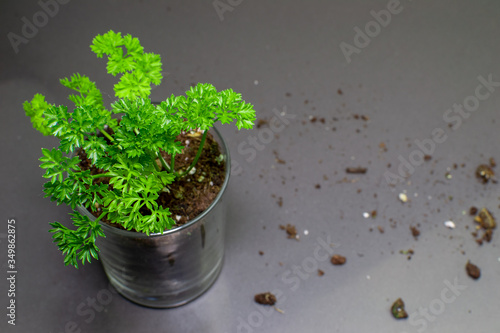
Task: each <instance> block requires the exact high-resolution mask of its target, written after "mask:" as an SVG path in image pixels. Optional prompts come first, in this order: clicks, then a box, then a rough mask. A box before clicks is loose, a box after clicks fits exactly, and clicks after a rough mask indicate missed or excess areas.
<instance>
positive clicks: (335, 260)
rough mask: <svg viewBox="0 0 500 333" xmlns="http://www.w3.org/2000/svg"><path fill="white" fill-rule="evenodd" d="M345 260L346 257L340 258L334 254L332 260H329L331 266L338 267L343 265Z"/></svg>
mask: <svg viewBox="0 0 500 333" xmlns="http://www.w3.org/2000/svg"><path fill="white" fill-rule="evenodd" d="M346 260H347V259H346V257H344V256H341V255H340V254H334V255H333V256H332V259H330V262H331V263H332V265H335V266H340V265H343V264H345V262H346Z"/></svg>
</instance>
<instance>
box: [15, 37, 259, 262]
mask: <svg viewBox="0 0 500 333" xmlns="http://www.w3.org/2000/svg"><path fill="white" fill-rule="evenodd" d="M91 49H92V51H93V52H94V53H95V54H96V55H97V57H103V56H104V55H106V56H107V57H108V63H107V71H108V73H109V74H112V75H114V76H117V75H121V76H120V79H119V82H118V83H117V84H116V85H115V87H114V90H115V95H116V97H117V98H118V99H117V101H116V102H114V103H113V104H112V105H111V109H110V110H108V109H106V108H105V107H104V105H103V98H102V94H101V92H100V91H99V89H98V88H97V87H96V84H95V83H94V82H92V81H91V80H90V79H89V78H88V77H87V76H85V75H80V74H78V73H77V74H74V75H73V76H71V77H70V78H69V79H68V78H65V79H62V80H61V84H62V85H63V86H65V87H67V88H70V89H72V90H74V91H76V93H77V94H74V95H70V96H69V99H70V100H71V101H72V102H73V103H74V104H75V108H74V109H73V110H72V111H71V112H70V111H69V110H68V108H67V107H66V106H56V105H53V104H49V103H47V102H46V101H45V97H44V96H43V95H40V94H36V95H35V96H34V97H33V99H32V100H31V102H28V101H26V102H25V103H24V105H23V107H24V110H25V112H26V115H27V116H29V117H30V118H31V121H32V123H33V127H34V128H35V129H37V130H39V131H40V132H41V133H42V134H44V135H53V136H55V137H57V138H58V139H59V140H60V141H59V147H57V148H53V149H51V150H49V149H45V148H42V153H43V156H42V157H41V158H40V161H41V162H42V164H41V165H40V167H41V168H42V169H45V174H44V177H45V178H47V182H46V183H45V184H44V192H45V196H46V197H50V199H51V200H52V201H56V203H57V204H58V205H59V204H66V205H69V206H70V207H71V208H72V209H73V210H74V211H73V213H72V214H71V219H72V221H73V225H74V227H75V228H73V229H71V228H67V227H66V226H64V225H63V224H61V223H59V222H54V223H50V225H51V226H52V229H51V230H50V232H51V233H52V237H53V240H54V242H55V243H57V245H58V247H59V249H60V250H61V251H62V252H63V254H64V255H65V259H64V263H65V264H66V265H73V266H75V267H77V268H78V262H79V261H81V262H82V264H84V263H85V262H90V260H91V258H95V259H98V252H99V249H98V247H97V246H96V244H95V243H96V239H97V238H98V237H104V236H105V235H104V233H103V231H102V229H101V225H100V223H99V221H100V220H102V219H104V218H106V219H107V220H108V221H110V222H112V223H117V224H120V225H121V226H123V227H124V228H125V229H127V230H135V231H138V232H144V233H146V234H148V235H149V234H151V233H162V232H163V231H164V230H166V229H169V228H172V227H173V225H174V224H175V221H174V220H173V219H172V218H171V213H170V211H169V209H168V207H162V206H161V205H159V204H158V202H157V199H158V197H159V193H160V192H161V191H162V190H167V189H168V186H169V184H171V183H172V182H174V181H175V180H176V179H179V178H180V177H183V176H184V175H186V174H187V173H188V172H189V171H190V170H191V168H192V167H193V166H194V165H195V164H196V162H197V160H198V157H199V156H200V155H201V151H202V149H203V143H204V142H205V138H206V135H207V132H208V130H209V129H210V128H211V127H212V126H213V125H214V123H215V122H217V121H220V123H222V124H226V123H231V122H233V121H235V122H236V126H237V128H238V129H241V128H247V129H248V128H252V126H253V124H254V121H255V111H254V109H253V106H252V105H251V104H249V103H246V102H245V101H243V100H242V98H241V95H240V94H238V93H235V92H234V91H233V90H231V89H228V90H224V91H217V90H216V88H215V87H214V86H212V85H211V84H201V83H200V84H198V85H196V86H194V87H191V88H190V90H189V91H187V92H186V94H185V96H173V95H172V96H170V97H169V98H167V99H166V100H165V101H163V102H161V103H160V104H159V105H155V104H153V103H152V102H151V100H150V99H149V95H150V93H151V84H155V85H159V84H160V82H161V80H162V75H161V69H162V63H161V58H160V56H159V55H157V54H153V53H144V49H143V47H142V46H141V44H140V43H139V40H138V39H137V38H134V37H132V36H130V35H126V36H124V37H122V35H121V33H115V32H113V31H109V32H108V33H106V34H103V35H98V36H97V37H95V38H94V40H93V42H92V45H91ZM113 114H117V115H118V117H119V118H120V121H119V122H118V121H117V119H116V117H112V115H113ZM198 129H199V130H201V131H203V136H202V140H201V144H200V148H199V151H198V153H197V155H196V157H195V159H194V161H193V162H192V164H191V166H190V167H189V168H188V169H186V170H177V169H176V168H175V165H174V163H173V161H174V157H175V155H176V154H179V153H181V151H182V149H183V148H184V147H183V146H182V145H181V143H180V142H178V141H176V138H177V136H178V135H179V134H180V133H181V132H182V131H190V130H198ZM80 149H83V150H84V151H85V153H86V154H87V156H88V158H89V159H90V160H91V161H92V163H93V166H95V167H96V168H97V169H99V170H102V172H101V173H99V174H94V175H92V174H91V172H90V170H83V169H81V168H80V166H79V163H80V158H79V157H78V156H75V155H76V154H75V153H76V152H77V151H78V150H80ZM160 151H164V152H166V153H167V154H168V155H170V156H171V157H172V159H171V161H170V163H168V162H167V161H165V160H164V159H163V158H162V156H161V154H160ZM71 156H73V157H71ZM97 178H107V179H108V180H109V185H108V184H105V183H102V182H96V181H95V180H96V179H97ZM79 206H81V207H85V208H86V209H87V210H89V211H91V212H94V213H96V212H97V214H99V217H98V218H97V219H95V220H91V219H90V218H89V217H87V216H85V215H82V214H80V213H79V212H78V211H76V210H75V209H76V207H79ZM96 207H97V208H96ZM143 208H147V209H143ZM145 211H147V212H148V213H147V214H145V213H144V212H145Z"/></svg>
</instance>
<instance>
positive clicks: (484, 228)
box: [470, 207, 497, 245]
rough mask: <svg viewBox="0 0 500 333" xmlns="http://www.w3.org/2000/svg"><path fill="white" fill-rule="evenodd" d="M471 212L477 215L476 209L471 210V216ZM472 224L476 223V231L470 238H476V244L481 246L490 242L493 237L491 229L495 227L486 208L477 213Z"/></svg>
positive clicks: (494, 221)
mask: <svg viewBox="0 0 500 333" xmlns="http://www.w3.org/2000/svg"><path fill="white" fill-rule="evenodd" d="M473 208H475V207H473ZM473 212H475V213H477V208H476V209H472V208H471V209H470V213H471V215H473V214H472V213H473ZM474 222H476V223H477V226H476V229H477V231H474V232H472V236H473V237H474V238H476V242H477V243H478V244H479V245H483V243H484V242H485V241H486V242H488V243H489V242H491V239H492V237H493V229H495V228H496V226H497V223H496V220H495V218H494V217H493V215H492V214H491V212H490V211H489V210H488V209H486V208H482V209H481V210H480V211H479V214H477V215H476V216H475V217H474Z"/></svg>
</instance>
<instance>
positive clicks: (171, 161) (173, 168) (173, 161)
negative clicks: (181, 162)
mask: <svg viewBox="0 0 500 333" xmlns="http://www.w3.org/2000/svg"><path fill="white" fill-rule="evenodd" d="M170 167H171V168H172V172H174V173H175V155H174V154H172V156H171V157H170Z"/></svg>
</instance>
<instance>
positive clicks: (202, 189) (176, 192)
mask: <svg viewBox="0 0 500 333" xmlns="http://www.w3.org/2000/svg"><path fill="white" fill-rule="evenodd" d="M201 138H202V133H201V132H196V131H191V132H183V133H181V134H180V135H179V136H178V137H177V140H178V141H179V142H181V144H182V145H183V146H184V147H185V148H184V149H183V151H182V153H181V154H178V155H176V157H175V169H176V170H177V171H178V172H179V171H180V172H183V171H184V170H186V169H188V168H189V166H190V165H191V162H192V161H193V160H194V158H195V156H196V153H197V151H198V148H199V146H200V143H201ZM78 156H79V157H80V160H81V162H80V167H81V168H82V170H87V169H89V168H90V169H91V173H92V174H98V173H102V172H104V171H105V170H99V169H97V168H95V167H94V166H92V161H91V160H89V158H88V157H87V154H86V153H85V151H83V150H79V151H78ZM162 156H163V158H164V159H165V160H166V161H170V156H169V155H167V154H166V153H165V152H162ZM220 158H221V151H220V147H219V144H218V143H217V141H216V140H215V139H214V138H213V136H212V135H211V134H210V133H208V134H207V137H206V140H205V144H204V148H203V151H202V154H201V156H200V158H199V159H198V162H197V163H196V165H195V166H194V167H193V169H191V171H190V172H189V174H188V175H186V176H185V177H183V178H181V179H177V180H176V181H175V182H174V183H172V184H170V185H169V190H170V192H162V193H161V194H160V196H159V198H158V204H160V205H162V206H163V207H168V208H169V210H170V212H171V213H172V215H171V216H172V218H173V219H174V220H175V221H176V225H175V226H174V228H175V227H178V226H181V225H183V224H185V223H186V222H188V221H190V220H192V219H194V218H195V217H196V216H198V215H200V214H201V213H202V212H203V211H205V210H206V209H207V208H208V207H209V206H210V204H211V203H212V202H213V201H214V200H215V198H216V197H217V194H218V193H219V192H220V190H221V187H222V184H223V183H224V180H225V171H226V170H225V163H224V162H223V161H221V159H220ZM158 163H159V162H158ZM95 182H96V183H99V182H101V183H107V182H108V179H107V178H97V179H96V180H95ZM100 212H101V209H100V207H98V209H97V210H96V212H93V213H92V214H93V215H94V216H96V217H98V216H99V215H100ZM142 213H143V214H144V215H147V214H148V211H147V208H145V209H144V211H143V212H142ZM103 222H105V223H108V224H110V225H113V226H114V227H117V228H121V229H123V228H122V227H121V226H120V225H117V224H112V223H110V222H109V221H107V220H106V219H103Z"/></svg>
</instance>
